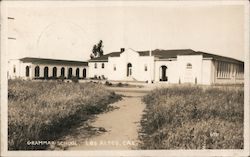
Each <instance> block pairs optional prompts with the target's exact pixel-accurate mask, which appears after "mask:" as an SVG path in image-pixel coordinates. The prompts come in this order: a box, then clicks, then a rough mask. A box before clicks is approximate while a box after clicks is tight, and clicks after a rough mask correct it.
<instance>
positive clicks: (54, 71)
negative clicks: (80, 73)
mask: <svg viewBox="0 0 250 157" xmlns="http://www.w3.org/2000/svg"><path fill="white" fill-rule="evenodd" d="M55 77H57V68H56V67H54V68H53V78H55Z"/></svg>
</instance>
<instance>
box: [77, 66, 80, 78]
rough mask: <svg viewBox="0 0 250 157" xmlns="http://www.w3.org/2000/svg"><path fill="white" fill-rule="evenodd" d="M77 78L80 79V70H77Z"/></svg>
mask: <svg viewBox="0 0 250 157" xmlns="http://www.w3.org/2000/svg"><path fill="white" fill-rule="evenodd" d="M76 77H77V78H79V77H80V71H79V68H77V69H76Z"/></svg>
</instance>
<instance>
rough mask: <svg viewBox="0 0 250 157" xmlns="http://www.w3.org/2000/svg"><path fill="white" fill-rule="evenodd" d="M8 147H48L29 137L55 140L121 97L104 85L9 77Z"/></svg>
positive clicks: (24, 148)
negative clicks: (33, 142)
mask: <svg viewBox="0 0 250 157" xmlns="http://www.w3.org/2000/svg"><path fill="white" fill-rule="evenodd" d="M8 97H9V102H8V147H9V150H27V149H28V150H30V149H35V150H37V149H46V147H45V146H40V147H39V146H29V145H27V142H28V141H36V140H47V141H51V140H55V139H56V138H57V137H58V136H59V134H60V132H62V131H63V130H64V129H66V128H70V127H71V126H73V125H75V124H77V123H79V122H80V121H83V120H86V119H88V118H89V117H90V115H93V114H97V113H100V112H102V111H105V110H106V109H107V107H108V105H109V104H110V103H112V102H114V101H117V100H118V99H120V96H118V95H116V94H115V93H113V92H109V91H107V90H105V89H104V88H103V86H102V85H98V84H94V83H83V84H75V83H59V82H55V81H52V82H49V81H46V82H31V81H20V80H16V81H9V89H8Z"/></svg>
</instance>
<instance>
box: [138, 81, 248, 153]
mask: <svg viewBox="0 0 250 157" xmlns="http://www.w3.org/2000/svg"><path fill="white" fill-rule="evenodd" d="M143 101H144V102H145V103H146V104H147V107H146V110H145V114H144V115H143V119H142V121H141V126H142V128H141V132H142V134H141V135H142V136H140V139H141V144H140V147H141V148H142V149H205V148H206V149H243V139H244V138H243V119H244V116H243V115H244V114H243V113H244V110H243V108H244V91H243V89H242V88H241V89H232V88H208V89H202V88H200V87H191V86H189V87H188V86H187V87H172V88H163V89H156V90H154V91H152V92H150V93H149V94H148V95H146V96H145V97H144V98H143Z"/></svg>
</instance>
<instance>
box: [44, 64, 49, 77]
mask: <svg viewBox="0 0 250 157" xmlns="http://www.w3.org/2000/svg"><path fill="white" fill-rule="evenodd" d="M48 77H49V68H48V67H45V68H44V78H45V79H47V78H48Z"/></svg>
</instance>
